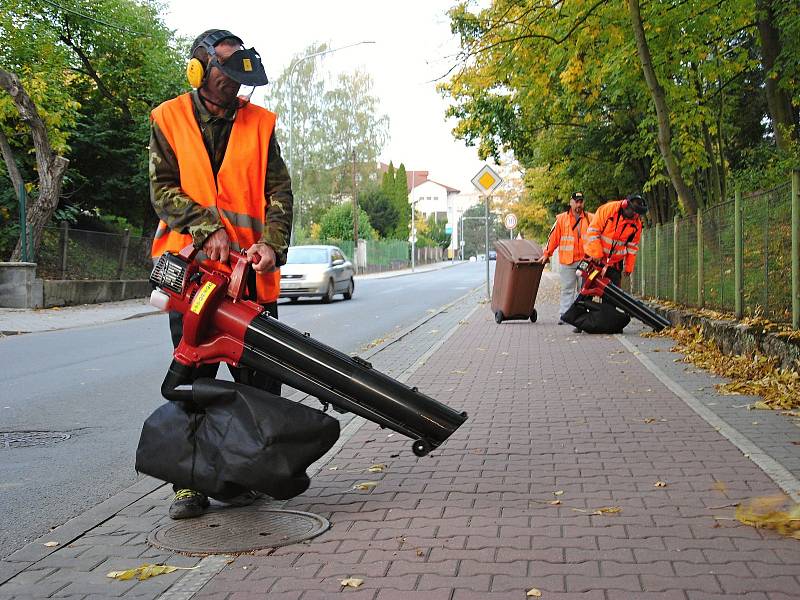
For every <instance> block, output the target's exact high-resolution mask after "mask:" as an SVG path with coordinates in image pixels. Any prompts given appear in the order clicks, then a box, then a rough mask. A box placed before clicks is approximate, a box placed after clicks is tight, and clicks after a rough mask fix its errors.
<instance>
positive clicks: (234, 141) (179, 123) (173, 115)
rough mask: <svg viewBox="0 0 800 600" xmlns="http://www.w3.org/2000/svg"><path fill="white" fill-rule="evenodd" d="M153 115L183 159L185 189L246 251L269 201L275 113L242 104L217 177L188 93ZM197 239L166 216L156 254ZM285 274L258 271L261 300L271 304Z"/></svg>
mask: <svg viewBox="0 0 800 600" xmlns="http://www.w3.org/2000/svg"><path fill="white" fill-rule="evenodd" d="M150 118H151V119H153V120H154V121H155V122H156V123H157V124H158V127H159V129H160V130H161V132H162V133H163V134H164V137H165V138H166V139H167V142H168V143H169V145H170V147H171V148H172V151H173V152H174V153H175V157H176V158H177V160H178V165H179V167H180V186H181V191H182V192H183V193H184V194H186V195H187V196H188V197H189V198H191V199H192V200H193V201H194V202H196V203H197V204H199V205H201V206H203V207H205V208H207V209H209V210H211V211H213V212H214V213H215V214H216V215H217V216H218V217H219V220H220V222H221V223H222V225H223V226H224V228H225V231H226V232H227V234H228V237H229V238H230V242H231V247H232V248H233V249H234V250H239V251H243V252H244V251H246V250H247V249H248V248H250V246H252V245H253V244H255V243H256V242H258V241H259V240H260V239H261V235H262V233H263V231H264V218H265V215H266V209H267V203H268V200H267V198H266V197H265V196H264V179H265V177H266V173H267V157H268V154H269V140H270V137H271V136H272V132H273V130H274V128H275V114H274V113H271V112H269V111H268V110H266V109H264V108H261V107H260V106H254V105H252V104H250V103H247V104H245V105H244V106H242V107H241V108H239V110H238V111H237V113H236V119H235V120H234V122H233V128H232V129H231V135H230V139H229V140H228V146H227V149H226V150H225V158H224V159H223V161H222V165H221V166H220V169H219V172H218V173H217V177H216V179H215V178H214V172H213V170H212V168H211V160H210V159H209V156H208V151H207V150H206V147H205V144H204V143H203V137H202V134H201V133H200V126H199V124H198V123H197V119H196V118H195V116H194V111H193V109H192V99H191V96H190V95H189V94H183V95H181V96H178V97H177V98H174V99H172V100H168V101H166V102H164V103H163V104H161V105H160V106H158V107H156V108H155V109H154V110H153V112H152V113H151V115H150ZM192 242H193V240H192V236H191V235H189V234H188V233H182V232H180V231H175V230H172V229H170V228H169V225H168V224H167V223H165V222H164V221H161V222H159V224H158V229H157V230H156V235H155V238H154V239H153V247H152V256H153V257H158V256H161V255H162V254H163V253H164V252H178V251H180V250H181V249H182V248H185V247H186V246H188V245H190V244H192ZM203 264H205V265H208V266H210V267H212V268H215V269H219V270H221V271H227V272H230V267H229V266H228V265H225V264H222V263H219V262H216V261H211V260H205V261H203ZM280 277H281V276H280V271H279V270H278V269H275V270H274V271H271V272H268V273H258V274H256V297H257V300H258V302H260V303H261V304H266V303H269V302H274V301H275V300H277V299H278V296H279V294H280Z"/></svg>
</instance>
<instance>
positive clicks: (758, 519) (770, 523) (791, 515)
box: [736, 495, 800, 540]
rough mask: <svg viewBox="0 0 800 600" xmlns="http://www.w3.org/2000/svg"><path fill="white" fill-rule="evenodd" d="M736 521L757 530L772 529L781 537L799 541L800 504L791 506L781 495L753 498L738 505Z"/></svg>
mask: <svg viewBox="0 0 800 600" xmlns="http://www.w3.org/2000/svg"><path fill="white" fill-rule="evenodd" d="M736 519H737V520H738V521H739V522H740V523H744V524H745V525H750V526H751V527H755V528H757V529H761V528H763V529H774V530H775V531H777V532H778V533H780V534H781V535H785V536H787V537H791V538H794V539H796V540H800V504H796V503H795V504H792V503H791V502H790V501H789V500H788V498H787V497H786V496H783V495H779V496H766V497H763V498H754V499H753V500H750V501H749V502H748V503H746V504H741V505H739V506H738V507H737V508H736Z"/></svg>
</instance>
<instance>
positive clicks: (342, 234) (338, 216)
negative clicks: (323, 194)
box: [319, 202, 377, 240]
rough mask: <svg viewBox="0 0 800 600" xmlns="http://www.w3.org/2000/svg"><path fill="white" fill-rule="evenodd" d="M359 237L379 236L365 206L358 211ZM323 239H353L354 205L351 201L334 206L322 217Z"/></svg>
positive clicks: (370, 238)
mask: <svg viewBox="0 0 800 600" xmlns="http://www.w3.org/2000/svg"><path fill="white" fill-rule="evenodd" d="M358 237H359V239H362V240H373V239H375V238H376V237H377V236H376V234H375V230H374V229H373V228H372V225H370V222H369V215H368V214H367V213H366V212H365V211H364V209H363V208H359V211H358ZM319 238H320V239H322V240H352V239H353V205H352V203H350V202H345V203H343V204H336V205H335V206H332V207H331V208H330V209H329V210H328V211H327V212H326V213H325V214H324V215H323V217H322V219H321V221H320V228H319Z"/></svg>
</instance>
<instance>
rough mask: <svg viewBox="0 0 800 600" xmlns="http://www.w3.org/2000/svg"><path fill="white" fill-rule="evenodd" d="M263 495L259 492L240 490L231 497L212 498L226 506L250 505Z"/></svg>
mask: <svg viewBox="0 0 800 600" xmlns="http://www.w3.org/2000/svg"><path fill="white" fill-rule="evenodd" d="M263 497H264V494H262V493H261V492H242V493H241V494H239V495H238V496H234V497H233V498H214V500H219V501H220V502H222V503H224V504H227V505H228V506H250V505H251V504H252V503H253V502H255V501H256V500H258V499H259V498H263Z"/></svg>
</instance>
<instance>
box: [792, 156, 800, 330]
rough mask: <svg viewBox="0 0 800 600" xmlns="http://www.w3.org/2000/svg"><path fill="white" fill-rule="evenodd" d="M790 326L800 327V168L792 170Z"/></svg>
mask: <svg viewBox="0 0 800 600" xmlns="http://www.w3.org/2000/svg"><path fill="white" fill-rule="evenodd" d="M792 327H794V328H795V329H800V170H797V169H795V170H793V171H792Z"/></svg>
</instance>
